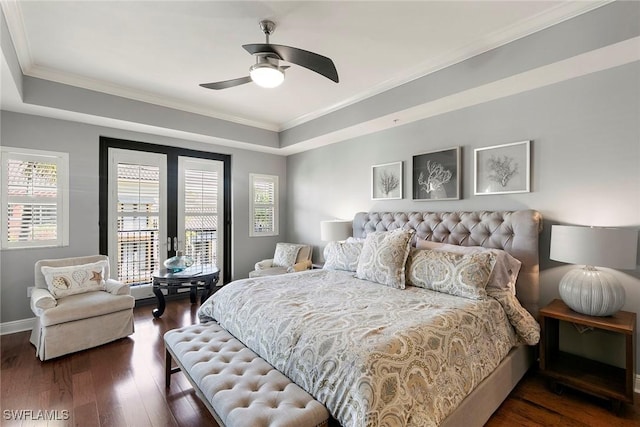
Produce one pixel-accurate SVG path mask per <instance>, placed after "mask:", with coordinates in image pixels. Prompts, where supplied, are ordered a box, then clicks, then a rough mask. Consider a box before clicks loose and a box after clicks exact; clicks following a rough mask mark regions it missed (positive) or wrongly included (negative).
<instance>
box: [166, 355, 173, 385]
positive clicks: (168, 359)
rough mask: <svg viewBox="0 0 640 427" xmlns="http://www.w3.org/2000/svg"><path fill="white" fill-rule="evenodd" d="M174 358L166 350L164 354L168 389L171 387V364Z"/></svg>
mask: <svg viewBox="0 0 640 427" xmlns="http://www.w3.org/2000/svg"><path fill="white" fill-rule="evenodd" d="M172 361H173V358H172V357H171V353H169V350H167V349H165V354H164V386H165V387H166V388H169V387H171V362H172Z"/></svg>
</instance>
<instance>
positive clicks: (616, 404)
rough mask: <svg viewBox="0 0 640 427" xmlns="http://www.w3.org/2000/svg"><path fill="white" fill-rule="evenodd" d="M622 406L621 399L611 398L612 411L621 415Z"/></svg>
mask: <svg viewBox="0 0 640 427" xmlns="http://www.w3.org/2000/svg"><path fill="white" fill-rule="evenodd" d="M621 408H622V401H621V400H617V399H611V412H613V413H614V414H615V415H616V416H619V415H620V409H621Z"/></svg>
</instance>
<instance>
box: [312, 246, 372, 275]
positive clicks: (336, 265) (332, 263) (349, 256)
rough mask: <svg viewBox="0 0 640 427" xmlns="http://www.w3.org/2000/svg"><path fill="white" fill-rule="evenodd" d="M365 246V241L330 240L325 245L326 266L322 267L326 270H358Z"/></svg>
mask: <svg viewBox="0 0 640 427" xmlns="http://www.w3.org/2000/svg"><path fill="white" fill-rule="evenodd" d="M363 246H364V241H360V242H354V243H349V242H329V243H328V244H327V246H325V247H324V252H323V257H324V266H323V267H322V268H323V269H325V270H344V271H356V270H357V269H358V260H359V259H360V254H361V253H362V247H363Z"/></svg>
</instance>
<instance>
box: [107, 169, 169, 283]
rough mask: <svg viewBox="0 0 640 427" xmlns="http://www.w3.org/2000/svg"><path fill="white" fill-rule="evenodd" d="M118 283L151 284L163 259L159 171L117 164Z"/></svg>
mask: <svg viewBox="0 0 640 427" xmlns="http://www.w3.org/2000/svg"><path fill="white" fill-rule="evenodd" d="M117 174H118V176H117V200H118V202H117V203H118V207H117V221H118V235H117V250H118V280H119V281H121V282H123V283H127V284H130V285H136V284H142V283H150V282H151V281H152V276H151V275H152V273H153V271H154V270H156V269H158V266H159V260H160V256H159V253H158V248H159V243H160V242H159V231H160V168H159V167H157V166H147V165H138V164H126V163H119V164H118V165H117Z"/></svg>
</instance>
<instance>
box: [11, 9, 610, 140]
mask: <svg viewBox="0 0 640 427" xmlns="http://www.w3.org/2000/svg"><path fill="white" fill-rule="evenodd" d="M612 1H614V0H594V1H579V2H562V3H560V4H559V5H557V6H556V7H554V8H552V9H548V10H546V11H544V12H541V13H539V14H537V15H535V16H533V17H531V18H528V19H526V20H523V21H520V22H517V23H515V24H513V25H510V26H508V27H506V28H504V29H502V30H500V31H496V32H494V33H491V34H489V35H488V36H487V37H484V38H483V39H482V40H479V41H477V42H474V43H471V44H469V45H466V46H463V47H461V48H459V49H457V50H455V51H453V52H450V53H447V54H445V55H441V56H440V57H437V58H431V59H429V60H427V61H425V62H423V63H422V64H420V65H418V66H416V67H413V68H412V69H410V70H408V71H407V72H404V73H403V74H402V76H398V77H396V78H392V79H389V80H386V81H384V82H382V83H380V84H378V85H375V86H373V87H371V88H370V89H369V90H367V91H365V92H362V93H359V94H357V95H355V96H353V97H350V98H347V99H345V100H343V101H341V102H339V103H336V104H333V105H330V106H327V107H326V108H321V109H318V110H316V111H314V112H311V113H308V114H305V115H301V116H299V117H297V118H295V119H293V120H290V121H287V122H285V123H281V124H278V123H266V122H262V121H256V120H250V119H246V118H243V117H239V116H235V115H230V114H225V113H222V112H220V111H212V110H211V108H208V107H205V106H200V105H196V104H192V103H188V102H184V101H180V100H177V99H175V98H169V97H163V96H158V95H156V94H153V93H150V92H147V91H141V90H136V89H133V88H130V87H124V86H120V85H114V84H112V83H109V82H106V81H102V80H97V79H90V78H86V77H83V76H79V75H73V74H70V73H65V72H61V71H59V70H55V69H51V68H47V67H43V66H38V65H37V64H34V62H33V58H32V56H31V50H30V48H29V42H28V38H27V36H26V32H25V26H24V21H23V15H22V11H21V8H20V2H19V1H18V0H0V5H1V6H2V10H3V12H4V14H5V17H6V20H7V25H8V26H9V31H10V33H11V37H12V40H13V43H14V47H15V50H16V54H17V56H18V61H19V63H20V67H21V69H22V72H23V74H24V75H28V76H31V77H36V78H40V79H44V80H50V81H54V82H57V83H62V84H67V85H71V86H75V87H79V88H83V89H87V90H92V91H97V92H102V93H106V94H109V95H114V96H121V97H124V98H128V99H132V100H136V101H141V102H146V103H150V104H154V105H158V106H163V107H167V108H172V109H176V110H180V111H185V112H190V113H195V114H199V115H203V116H207V117H211V118H216V119H220V120H225V121H229V122H232V123H237V124H241V125H246V126H251V127H256V128H260V129H265V130H269V131H274V132H281V131H284V130H286V129H290V128H293V127H295V126H299V125H301V124H303V123H306V122H309V121H312V120H314V119H317V118H319V117H322V116H324V115H326V114H329V113H332V112H335V111H337V110H340V109H342V108H345V107H347V106H349V105H353V104H355V103H357V102H360V101H363V100H365V99H367V98H370V97H372V96H375V95H378V94H380V93H382V92H385V91H388V90H390V89H392V88H394V87H397V86H400V85H402V84H404V83H408V82H410V81H413V80H416V79H418V78H421V77H424V76H426V75H428V74H431V73H434V72H436V71H439V70H442V69H444V68H447V67H449V66H452V65H454V64H457V63H460V62H462V61H464V60H466V59H469V58H472V57H474V56H476V55H479V54H482V53H484V52H487V51H489V50H492V49H495V48H497V47H500V46H502V45H505V44H508V43H510V42H513V41H515V40H518V39H520V38H523V37H526V36H528V35H530V34H532V33H535V32H537V31H541V30H543V29H545V28H548V27H551V26H553V25H556V24H558V23H561V22H563V21H566V20H568V19H571V18H573V17H576V16H579V15H581V14H584V13H586V12H589V11H591V10H594V9H597V8H599V7H601V6H604V5H606V4H608V3H611V2H612Z"/></svg>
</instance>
